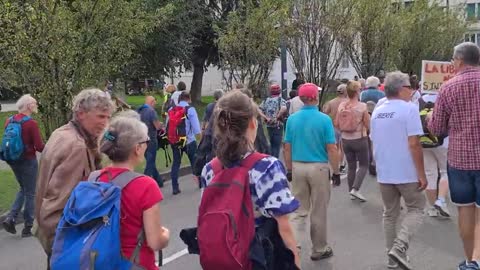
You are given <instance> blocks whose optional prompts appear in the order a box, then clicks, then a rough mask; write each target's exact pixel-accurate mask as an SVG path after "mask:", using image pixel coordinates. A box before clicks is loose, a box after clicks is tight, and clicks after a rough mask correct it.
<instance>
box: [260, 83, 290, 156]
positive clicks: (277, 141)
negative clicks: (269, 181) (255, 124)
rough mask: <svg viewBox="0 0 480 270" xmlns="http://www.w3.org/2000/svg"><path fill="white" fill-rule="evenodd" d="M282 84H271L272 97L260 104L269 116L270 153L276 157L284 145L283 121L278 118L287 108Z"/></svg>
mask: <svg viewBox="0 0 480 270" xmlns="http://www.w3.org/2000/svg"><path fill="white" fill-rule="evenodd" d="M280 94H281V89H280V85H278V84H272V85H271V86H270V95H271V96H270V97H268V98H267V99H265V100H264V101H263V102H262V103H261V104H260V109H261V110H262V112H263V113H264V114H265V115H266V116H267V117H268V119H269V121H267V130H268V136H269V139H270V148H271V150H270V154H271V155H272V156H274V157H276V158H278V157H279V155H280V147H281V146H282V137H283V123H282V122H281V121H279V120H278V116H279V113H280V111H281V110H282V109H283V110H286V101H285V100H284V99H283V98H282V97H281V95H280Z"/></svg>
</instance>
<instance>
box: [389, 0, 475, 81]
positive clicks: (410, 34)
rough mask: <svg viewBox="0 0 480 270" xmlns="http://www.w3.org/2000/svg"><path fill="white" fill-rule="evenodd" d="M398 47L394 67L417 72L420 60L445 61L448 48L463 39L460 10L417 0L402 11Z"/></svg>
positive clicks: (451, 47)
mask: <svg viewBox="0 0 480 270" xmlns="http://www.w3.org/2000/svg"><path fill="white" fill-rule="evenodd" d="M401 17H402V22H401V25H402V27H401V29H402V31H401V39H400V48H399V50H398V54H397V55H396V56H397V57H396V58H394V59H393V60H394V63H395V64H396V65H395V66H396V68H397V69H400V70H402V71H403V72H407V73H417V72H419V71H420V69H421V64H422V62H421V61H422V60H441V61H445V60H449V59H450V57H451V55H452V51H453V50H452V49H453V47H454V46H455V45H457V44H458V43H459V42H461V41H462V39H463V33H465V32H466V22H465V20H464V18H463V10H458V9H450V10H445V9H444V8H443V7H441V6H440V5H439V3H438V2H436V1H434V2H432V1H428V0H417V1H415V2H414V3H413V5H412V6H410V7H408V8H405V9H404V10H403V12H402V16H401Z"/></svg>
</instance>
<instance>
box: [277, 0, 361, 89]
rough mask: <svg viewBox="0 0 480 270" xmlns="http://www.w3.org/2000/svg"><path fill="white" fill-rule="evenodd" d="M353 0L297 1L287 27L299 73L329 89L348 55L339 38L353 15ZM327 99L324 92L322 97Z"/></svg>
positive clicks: (290, 49)
mask: <svg viewBox="0 0 480 270" xmlns="http://www.w3.org/2000/svg"><path fill="white" fill-rule="evenodd" d="M351 2H352V0H295V1H294V2H293V7H292V11H291V21H290V22H289V26H288V27H287V33H286V36H288V50H289V52H290V55H291V56H292V59H293V62H294V65H295V68H296V70H297V72H300V73H302V74H304V76H305V80H306V81H308V82H312V83H315V84H317V85H320V86H321V87H322V88H323V89H326V86H327V81H328V80H331V79H334V78H335V76H336V74H337V70H338V67H339V66H340V63H341V61H342V59H343V57H344V56H345V51H344V49H343V47H342V46H341V44H340V43H339V42H338V41H337V38H338V37H339V36H341V35H343V33H344V32H346V31H348V29H347V28H346V27H345V26H346V25H348V20H349V19H350V17H351V14H352V13H353V9H352V4H351ZM321 98H323V91H322V96H321Z"/></svg>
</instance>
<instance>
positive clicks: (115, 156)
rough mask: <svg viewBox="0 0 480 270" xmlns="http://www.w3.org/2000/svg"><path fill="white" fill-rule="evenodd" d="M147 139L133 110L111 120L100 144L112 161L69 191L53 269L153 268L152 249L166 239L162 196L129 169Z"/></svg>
mask: <svg viewBox="0 0 480 270" xmlns="http://www.w3.org/2000/svg"><path fill="white" fill-rule="evenodd" d="M132 114H133V115H132ZM149 140H150V139H149V137H148V129H147V126H146V125H145V124H144V123H142V122H141V121H140V120H139V116H138V114H137V113H134V112H132V113H129V115H125V114H124V115H122V116H117V117H115V118H114V119H113V120H112V122H111V124H110V126H109V128H108V130H107V131H106V133H105V135H104V136H103V139H102V141H101V147H100V151H101V152H102V153H103V154H105V155H106V156H107V157H108V158H109V159H110V161H111V162H112V164H111V165H110V166H108V167H106V168H104V169H102V170H99V171H95V172H93V173H92V174H90V177H89V179H88V181H85V182H81V183H80V184H79V185H77V187H76V188H75V189H74V190H73V192H72V195H71V196H70V199H69V201H68V203H67V205H66V206H65V209H64V213H63V216H62V219H61V220H60V223H59V225H58V227H57V231H56V235H55V242H54V245H53V254H52V259H51V269H52V270H56V269H69V270H74V269H102V270H108V269H112V270H113V269H132V270H133V269H136V270H137V269H145V270H157V269H158V267H157V266H156V265H155V254H154V250H161V249H163V248H165V247H166V246H167V245H168V242H169V238H170V232H169V230H168V229H167V228H165V227H163V226H162V222H161V215H160V202H161V201H162V200H163V196H162V193H161V191H160V188H159V187H158V185H157V183H156V182H155V180H154V179H152V178H151V177H148V176H145V175H143V174H138V173H135V172H134V168H135V167H136V166H137V165H139V164H140V163H142V162H143V160H144V153H145V150H146V148H147V144H148V142H149Z"/></svg>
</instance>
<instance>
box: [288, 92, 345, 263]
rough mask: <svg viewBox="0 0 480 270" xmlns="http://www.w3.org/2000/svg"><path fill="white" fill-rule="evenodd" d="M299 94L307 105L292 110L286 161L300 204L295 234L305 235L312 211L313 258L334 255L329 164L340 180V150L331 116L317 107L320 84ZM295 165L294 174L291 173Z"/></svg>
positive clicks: (294, 216)
mask: <svg viewBox="0 0 480 270" xmlns="http://www.w3.org/2000/svg"><path fill="white" fill-rule="evenodd" d="M298 96H299V97H300V99H301V100H302V101H303V103H304V104H305V106H304V107H303V108H302V109H301V110H300V111H298V112H296V113H294V114H292V115H291V116H290V117H289V118H288V121H287V129H286V133H285V150H284V152H285V162H286V166H287V170H288V177H289V180H291V178H292V176H293V181H292V192H293V194H294V196H295V198H296V199H298V200H299V201H300V208H298V210H297V211H295V213H294V215H293V219H292V222H293V225H294V228H295V232H296V237H297V239H299V237H300V236H302V235H305V232H306V219H307V216H308V213H309V212H310V211H311V212H310V232H311V233H310V236H311V241H312V252H311V255H310V258H311V259H312V260H321V259H325V258H328V257H331V256H332V255H333V251H332V248H331V247H330V246H329V245H328V243H327V208H328V203H329V201H330V166H329V162H330V164H331V166H332V169H333V177H332V180H333V182H334V184H335V185H339V184H340V175H339V172H338V151H337V146H336V141H335V131H334V129H333V123H332V120H331V119H330V117H329V116H328V115H326V114H324V113H321V112H319V111H318V87H317V86H316V85H315V84H313V83H306V84H303V85H302V86H301V87H300V89H299V92H298ZM292 169H293V175H292Z"/></svg>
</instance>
